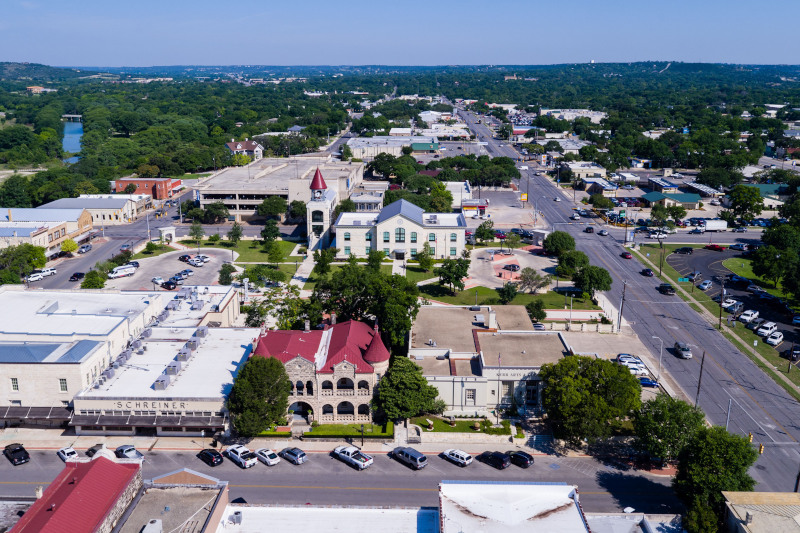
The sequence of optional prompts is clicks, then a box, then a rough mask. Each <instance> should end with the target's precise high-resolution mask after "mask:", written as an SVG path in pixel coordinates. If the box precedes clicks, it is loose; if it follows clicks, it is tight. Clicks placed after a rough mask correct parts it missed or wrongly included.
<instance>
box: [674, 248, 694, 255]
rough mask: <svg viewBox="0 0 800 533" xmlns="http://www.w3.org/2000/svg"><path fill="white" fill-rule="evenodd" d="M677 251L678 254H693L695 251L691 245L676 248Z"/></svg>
mask: <svg viewBox="0 0 800 533" xmlns="http://www.w3.org/2000/svg"><path fill="white" fill-rule="evenodd" d="M675 253H676V254H685V255H692V254H693V253H694V248H691V247H689V246H684V247H682V248H677V249H676V250H675Z"/></svg>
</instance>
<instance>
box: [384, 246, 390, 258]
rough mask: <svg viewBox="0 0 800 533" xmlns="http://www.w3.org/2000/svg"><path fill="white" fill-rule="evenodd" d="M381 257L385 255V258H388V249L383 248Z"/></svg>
mask: <svg viewBox="0 0 800 533" xmlns="http://www.w3.org/2000/svg"><path fill="white" fill-rule="evenodd" d="M383 255H385V256H386V257H389V249H388V248H384V249H383Z"/></svg>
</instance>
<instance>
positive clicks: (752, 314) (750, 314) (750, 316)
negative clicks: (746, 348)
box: [739, 309, 758, 324]
mask: <svg viewBox="0 0 800 533" xmlns="http://www.w3.org/2000/svg"><path fill="white" fill-rule="evenodd" d="M756 318H758V311H753V310H752V309H748V310H747V311H745V312H744V313H742V314H741V315H739V320H740V321H741V322H744V323H745V324H749V323H750V322H752V321H753V320H755V319H756Z"/></svg>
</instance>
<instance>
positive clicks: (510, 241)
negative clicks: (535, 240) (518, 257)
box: [503, 233, 522, 250]
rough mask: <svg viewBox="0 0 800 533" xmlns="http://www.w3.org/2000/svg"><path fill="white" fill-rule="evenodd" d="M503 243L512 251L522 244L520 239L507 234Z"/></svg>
mask: <svg viewBox="0 0 800 533" xmlns="http://www.w3.org/2000/svg"><path fill="white" fill-rule="evenodd" d="M503 242H504V243H505V245H506V246H507V247H508V248H510V249H512V250H513V249H515V248H518V247H519V245H520V244H521V243H522V238H521V237H520V236H519V235H517V234H516V233H509V234H507V235H506V238H505V239H504V240H503Z"/></svg>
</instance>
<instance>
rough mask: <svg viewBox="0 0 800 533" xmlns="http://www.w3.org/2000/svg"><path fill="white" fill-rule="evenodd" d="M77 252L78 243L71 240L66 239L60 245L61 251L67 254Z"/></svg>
mask: <svg viewBox="0 0 800 533" xmlns="http://www.w3.org/2000/svg"><path fill="white" fill-rule="evenodd" d="M77 250H78V243H77V242H75V241H73V240H72V239H66V240H64V241H63V242H62V243H61V251H62V252H64V253H67V254H71V253H72V252H75V251H77Z"/></svg>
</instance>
